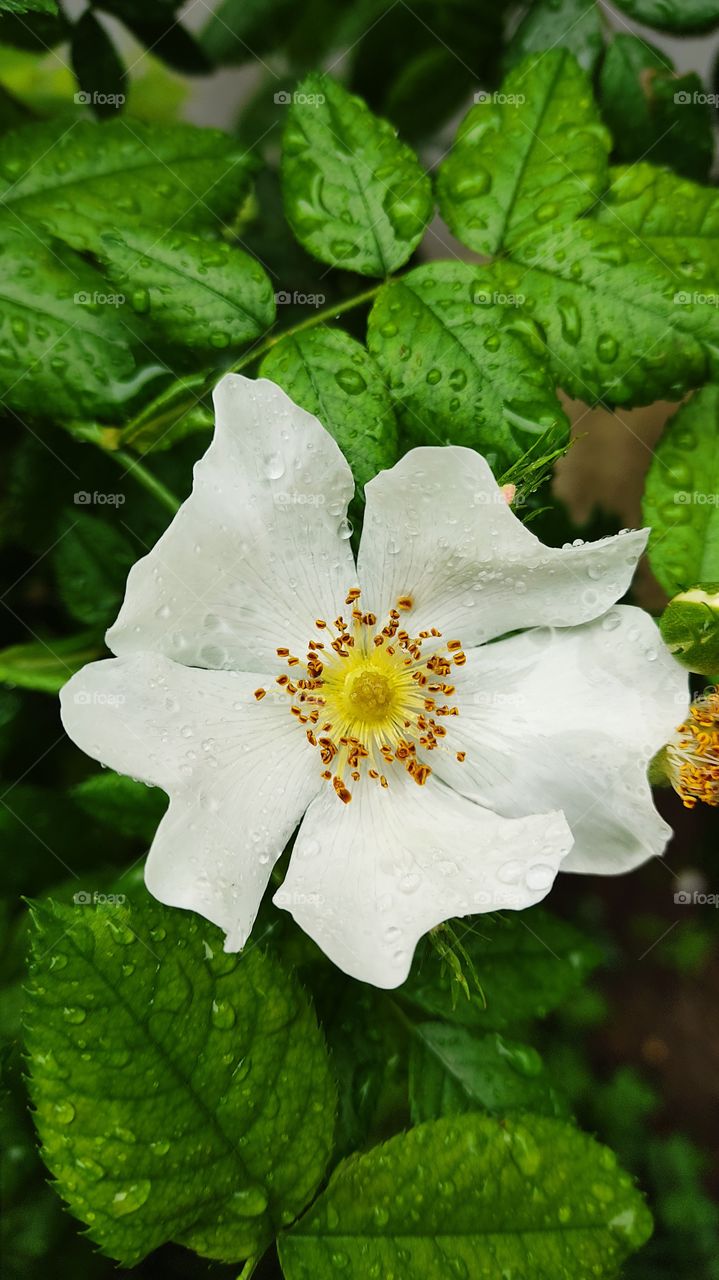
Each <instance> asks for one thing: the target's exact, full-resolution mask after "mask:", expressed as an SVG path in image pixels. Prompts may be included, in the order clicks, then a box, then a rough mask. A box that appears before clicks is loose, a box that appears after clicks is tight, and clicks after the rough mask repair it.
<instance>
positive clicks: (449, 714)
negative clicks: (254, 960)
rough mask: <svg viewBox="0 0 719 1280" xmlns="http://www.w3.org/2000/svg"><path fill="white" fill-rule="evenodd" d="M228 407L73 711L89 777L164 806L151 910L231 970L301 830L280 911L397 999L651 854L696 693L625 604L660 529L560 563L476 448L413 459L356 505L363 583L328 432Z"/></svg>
mask: <svg viewBox="0 0 719 1280" xmlns="http://www.w3.org/2000/svg"><path fill="white" fill-rule="evenodd" d="M215 406H216V413H217V426H216V431H215V436H214V439H213V442H212V444H211V446H210V448H209V450H208V451H207V453H206V454H205V456H204V458H203V459H202V460H201V461H200V462H199V463H198V464H197V466H196V468H195V480H194V488H193V492H192V495H191V496H190V498H189V499H188V500H187V502H185V503H184V505H183V506H182V508H181V510H180V511H179V512H178V514H177V516H176V517H175V519H174V520H173V522H172V524H171V525H170V527H169V529H168V530H167V531H166V533H165V534H164V535H163V536H162V538H161V539H160V541H159V542H158V543H157V545H156V546H155V547H154V549H153V550H152V551H151V552H150V554H149V555H148V556H146V557H145V558H144V559H143V560H141V561H140V562H139V563H138V564H136V565H135V566H134V568H133V569H132V571H131V573H130V576H129V579H128V585H127V594H126V597H125V601H124V604H123V606H122V609H121V611H120V615H119V617H118V619H117V622H116V623H115V625H114V626H113V627H112V628H111V629H110V631H109V632H108V636H107V641H108V645H109V647H110V648H111V649H112V651H113V652H114V653H115V654H116V655H117V657H116V658H113V659H110V660H108V661H105V662H99V663H93V664H92V665H91V666H89V667H86V668H85V669H84V670H83V671H81V672H79V673H78V674H77V675H76V676H75V677H74V678H73V679H72V680H71V681H70V682H69V684H68V685H67V686H66V687H65V689H64V690H63V696H62V707H63V720H64V723H65V726H66V728H67V730H68V732H69V733H70V735H71V736H72V737H73V738H74V739H75V740H76V741H77V742H78V743H79V744H80V745H81V746H82V747H83V748H84V749H85V750H86V751H87V752H88V753H89V754H90V755H93V756H95V757H96V758H97V759H99V760H101V761H103V762H104V763H106V764H108V765H111V766H112V767H113V768H115V769H119V770H120V771H121V772H124V773H130V774H132V775H133V776H135V777H140V778H142V779H144V780H145V781H147V782H151V783H154V784H156V785H158V786H161V787H163V788H164V789H165V790H166V791H167V792H168V793H169V795H170V807H169V810H168V813H167V814H166V816H165V818H164V819H163V821H162V823H161V824H160V827H159V828H158V831H157V835H156V837H155V840H154V842H153V845H152V848H151V850H150V854H149V857H148V862H147V867H146V880H147V884H148V887H149V889H150V891H151V892H152V893H153V894H155V896H156V897H158V898H159V899H160V900H161V901H163V902H166V903H169V904H171V905H175V906H178V907H187V908H191V909H192V910H195V911H198V912H199V913H200V914H202V915H204V916H206V917H207V918H208V919H210V920H213V921H214V922H215V923H216V924H218V925H220V926H221V927H222V928H223V929H224V930H225V931H226V933H227V940H226V947H227V949H228V950H236V949H238V948H239V947H241V946H242V945H243V944H244V942H245V940H246V939H247V937H248V935H249V932H250V930H251V928H252V924H253V921H254V918H255V915H256V912H257V909H258V906H259V903H260V900H261V898H262V895H263V893H264V891H265V888H266V886H267V882H268V880H269V877H270V874H271V872H272V868H273V866H274V864H275V863H276V862H277V860H278V858H279V857H280V856H281V854H282V851H283V849H284V847H285V845H286V844H287V841H288V840H289V838H290V836H291V835H292V833H293V831H294V830H295V828H296V827H297V826H298V824H300V826H299V832H298V834H297V838H296V841H295V844H294V848H293V851H292V855H291V859H290V863H289V869H288V871H287V874H286V876H285V880H284V883H283V884H282V885H281V887H280V888H279V889H278V890H277V892H276V894H275V902H277V903H278V904H279V905H281V906H283V907H286V908H287V909H288V910H289V911H291V912H292V914H293V915H294V917H295V919H296V920H297V921H298V923H299V924H300V925H301V926H302V928H304V929H305V930H306V931H307V933H309V934H310V935H311V936H312V937H313V938H314V939H315V940H316V941H317V942H318V944H319V945H320V947H322V948H323V949H324V951H325V952H326V953H327V955H329V956H330V957H331V958H332V959H333V960H334V961H335V963H336V964H337V965H339V966H340V967H341V968H343V969H344V970H345V971H346V972H347V973H349V974H352V975H353V976H355V977H357V978H360V979H364V980H366V981H369V982H373V983H375V984H376V985H378V986H383V987H392V986H396V985H398V984H399V983H401V982H402V981H404V979H405V977H406V975H407V972H408V970H409V966H410V963H411V959H412V954H413V951H414V948H415V945H416V943H417V941H418V939H419V938H420V937H421V936H422V934H423V933H425V932H427V931H428V930H429V929H431V928H432V927H433V926H435V925H437V924H439V923H440V922H441V921H443V920H446V919H448V918H450V917H453V916H463V915H468V914H474V913H476V912H482V911H493V910H497V909H501V908H509V909H519V908H522V907H526V906H529V905H530V904H532V903H535V902H537V901H539V900H540V899H541V898H543V897H544V896H545V894H546V893H547V892H548V890H549V888H550V887H551V885H552V883H553V881H554V878H555V875H556V873H557V871H558V869H559V868H560V866H561V867H562V869H566V870H570V871H580V872H599V873H607V874H614V873H618V872H622V871H627V870H629V869H630V868H631V867H634V866H637V865H638V864H639V863H641V862H643V861H644V860H645V859H646V858H649V857H651V856H652V855H656V854H660V853H661V852H662V851H663V849H664V846H665V844H666V841H667V838H668V836H669V835H670V834H671V833H670V829H669V827H668V826H667V825H666V824H665V823H664V822H663V820H662V819H661V818H660V816H659V814H658V813H657V812H656V810H655V808H654V805H653V802H652V797H651V791H650V788H649V784H648V781H647V765H648V763H649V761H650V759H651V758H652V757H653V756H654V755H655V753H656V752H657V750H658V749H659V747H661V746H662V745H663V744H664V743H666V741H667V740H668V738H669V736H670V734H671V732H672V730H673V728H674V726H675V725H676V723H677V719H678V718H680V717H681V716H682V715H683V714H684V710H685V707H686V704H687V678H686V675H685V674H684V673H683V672H682V671H681V669H680V668H679V667H678V666H677V664H676V663H675V662H674V660H673V659H672V658H671V657H670V656H669V654H668V653H667V651H666V650H665V649H664V647H663V645H662V644H661V640H660V638H659V635H658V632H657V628H656V626H655V624H654V622H653V621H652V620H651V618H649V617H648V616H647V614H645V613H643V612H642V611H641V610H639V609H634V608H625V607H616V608H613V607H612V606H613V605H614V603H615V601H616V600H617V599H619V598H620V597H621V596H622V595H623V593H624V592H625V591H626V589H627V587H628V585H629V582H630V580H631V577H632V573H633V571H634V567H635V565H636V562H637V559H638V557H639V555H640V554H641V552H642V550H643V548H644V545H645V542H646V533H645V532H642V533H639V532H635V533H625V534H621V535H619V536H617V537H614V538H606V539H604V540H602V541H600V542H596V543H592V544H588V545H587V544H583V543H581V542H577V543H575V544H572V545H571V546H566V547H563V548H561V549H554V548H549V547H545V546H543V545H542V543H541V542H539V540H538V539H537V538H536V537H535V536H534V535H533V534H532V533H531V532H530V531H529V529H527V528H526V527H525V526H524V525H523V524H522V523H521V522H520V521H519V520H518V519H517V518H516V516H515V515H514V514H513V513H512V511H511V509H510V507H509V505H508V503H507V501H506V495H505V494H504V493H503V492H502V491H501V490H500V488H499V487H498V485H497V483H496V481H495V480H494V477H493V476H492V473H491V471H490V469H489V467H488V465H487V463H486V462H485V461H484V459H483V458H481V457H480V456H479V455H478V454H477V453H475V452H473V451H472V450H470V449H465V448H458V447H455V446H451V447H447V448H422V449H415V450H413V451H412V452H410V453H409V454H407V455H406V456H405V457H404V458H403V459H402V460H401V461H400V462H399V463H397V465H396V466H395V467H393V468H392V469H391V470H390V471H385V472H382V473H381V474H380V475H378V476H377V477H376V478H375V479H374V480H372V481H371V483H370V484H368V485H367V488H366V512H365V520H364V529H363V535H362V541H361V546H360V551H359V557H358V562H357V565H356V566H355V563H354V560H353V556H352V552H351V549H350V543H349V535H350V533H351V529H350V526H349V523H348V521H347V504H348V502H349V501H350V499H351V497H352V495H353V492H354V483H353V479H352V475H351V472H350V469H349V467H348V465H347V463H346V461H345V459H344V458H343V457H342V454H341V453H340V451H339V449H338V447H337V445H336V444H335V442H334V440H333V439H332V438H331V436H330V435H329V434H328V433H327V432H326V431H325V430H324V429H323V427H322V426H321V425H320V423H319V422H318V421H317V419H316V418H314V417H312V416H311V415H310V414H308V413H306V412H304V411H303V410H302V409H299V408H298V407H297V406H296V405H294V404H293V403H292V401H291V400H290V399H289V398H288V397H287V396H286V395H285V394H284V392H282V391H281V390H280V389H279V388H278V387H276V386H274V385H273V384H272V383H270V382H267V381H264V380H259V381H256V382H252V381H248V380H247V379H245V378H241V377H237V376H234V375H228V376H227V377H225V378H223V379H222V381H221V382H220V384H219V386H218V387H217V389H216V392H215ZM523 628H529V629H528V630H524V631H523V632H522V629H523ZM520 632H521V634H520Z"/></svg>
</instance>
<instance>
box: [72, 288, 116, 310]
mask: <svg viewBox="0 0 719 1280" xmlns="http://www.w3.org/2000/svg"><path fill="white" fill-rule="evenodd" d="M72 300H73V302H74V303H75V306H76V307H124V305H125V295H124V293H97V292H95V293H88V292H87V291H86V290H85V289H81V290H80V292H79V293H76V294H75V295H74V296H73V299H72Z"/></svg>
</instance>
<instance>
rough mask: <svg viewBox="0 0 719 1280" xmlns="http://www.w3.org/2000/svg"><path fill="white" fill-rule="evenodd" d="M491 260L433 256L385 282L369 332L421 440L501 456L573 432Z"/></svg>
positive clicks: (547, 444)
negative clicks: (495, 289)
mask: <svg viewBox="0 0 719 1280" xmlns="http://www.w3.org/2000/svg"><path fill="white" fill-rule="evenodd" d="M491 289H492V281H491V279H490V278H489V277H488V274H487V268H485V267H476V266H471V265H470V264H469V263H463V262H433V263H430V264H428V265H427V266H423V267H418V268H417V269H416V270H414V271H411V272H409V274H408V275H405V276H403V277H402V279H401V280H395V281H392V282H391V283H389V284H387V285H385V287H384V288H383V289H382V290H381V292H380V294H379V295H378V297H377V300H376V302H375V304H374V307H373V309H372V311H371V313H370V317H369V326H368V334H367V340H368V345H369V349H370V351H371V352H372V354H373V355H374V357H375V359H376V360H377V363H378V364H379V367H380V369H381V370H382V372H383V374H384V376H385V379H386V381H387V384H388V386H389V388H390V391H391V393H392V396H393V397H394V399H395V400H396V402H397V404H398V406H399V407H400V408H399V412H400V418H401V423H402V426H403V428H404V431H405V435H406V438H407V440H408V441H411V443H412V444H445V443H447V442H449V443H452V444H462V445H468V446H470V447H471V448H476V449H480V450H481V452H482V453H484V454H485V455H486V456H487V458H488V459H489V461H490V463H491V464H492V465H495V463H496V462H497V461H498V460H499V461H501V462H502V463H511V462H513V461H515V460H516V459H518V458H519V457H521V456H522V454H524V453H525V452H526V450H527V449H529V448H530V447H534V446H537V447H539V443H540V441H542V442H543V444H542V447H543V448H544V449H545V451H547V450H550V449H551V448H553V447H555V446H556V445H559V444H562V443H564V442H565V440H566V439H567V433H568V426H567V420H566V418H565V416H564V413H563V412H562V409H561V408H560V405H559V402H558V400H557V397H556V392H555V388H554V382H553V380H552V379H551V378H550V376H549V374H548V372H547V371H546V370H545V369H544V368H543V367H542V365H541V364H540V363H539V362H538V361H537V358H536V356H535V355H534V353H533V352H532V351H531V350H530V349H529V347H528V346H527V345H526V343H525V342H524V341H523V340H522V338H521V337H518V336H516V335H515V334H513V333H511V332H509V331H508V330H506V329H505V328H503V327H502V326H503V325H504V313H503V311H502V309H501V308H498V307H496V306H493V305H492V298H493V295H492V292H491Z"/></svg>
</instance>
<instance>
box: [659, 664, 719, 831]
mask: <svg viewBox="0 0 719 1280" xmlns="http://www.w3.org/2000/svg"><path fill="white" fill-rule="evenodd" d="M660 759H662V761H663V767H664V771H665V773H666V776H667V777H668V779H669V781H670V782H671V784H672V786H673V787H674V790H675V791H676V792H677V793H678V794H679V795H680V796H681V798H682V800H683V802H684V805H685V807H686V808H687V809H693V808H694V806H695V805H696V803H697V801H698V800H702V801H703V802H704V804H710V805H719V693H717V691H716V689H709V690H708V691H707V692H706V693H705V694H703V695H702V696H701V697H699V698H695V700H694V701H693V702H692V705H691V707H690V708H689V715H688V716H687V718H686V720H685V721H684V723H683V724H680V726H679V728H678V729H677V731H676V733H675V734H674V736H673V738H672V740H671V742H670V743H669V744H668V746H667V747H666V748H665V750H664V752H663V755H662V757H660Z"/></svg>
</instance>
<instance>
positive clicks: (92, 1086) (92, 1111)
mask: <svg viewBox="0 0 719 1280" xmlns="http://www.w3.org/2000/svg"><path fill="white" fill-rule="evenodd" d="M35 916H36V929H35V934H34V958H33V961H32V966H31V986H30V990H29V994H28V1008H27V1016H26V1022H27V1044H28V1048H29V1052H30V1067H31V1080H30V1090H31V1095H32V1099H33V1103H34V1106H35V1120H36V1124H37V1127H38V1130H39V1133H40V1137H41V1140H42V1153H43V1157H44V1159H45V1161H46V1163H47V1164H48V1165H49V1167H50V1169H51V1171H52V1173H53V1176H54V1178H55V1179H56V1184H57V1189H58V1190H59V1191H60V1193H61V1194H62V1195H63V1197H64V1198H65V1199H66V1200H67V1201H68V1203H69V1205H70V1207H71V1209H72V1210H73V1212H74V1213H75V1214H76V1216H78V1217H80V1218H82V1219H83V1220H84V1221H85V1222H86V1223H87V1224H88V1234H89V1235H90V1237H91V1238H92V1239H93V1240H94V1241H95V1242H96V1243H98V1244H99V1245H100V1246H101V1247H102V1249H103V1251H104V1252H106V1253H108V1254H110V1255H111V1256H112V1257H114V1258H116V1259H117V1260H118V1261H120V1262H122V1263H123V1264H124V1265H126V1266H131V1265H133V1264H134V1263H136V1262H138V1261H139V1260H140V1259H141V1258H143V1257H144V1256H145V1255H146V1254H147V1253H149V1252H150V1251H151V1250H152V1249H154V1248H156V1247H157V1246H158V1245H160V1244H162V1243H164V1242H165V1241H167V1240H175V1241H177V1242H179V1243H182V1244H185V1245H187V1246H188V1247H189V1248H191V1249H194V1250H195V1252H197V1253H200V1254H201V1255H203V1256H205V1257H210V1258H216V1259H221V1260H224V1261H235V1260H237V1259H240V1258H243V1257H246V1256H247V1255H249V1254H254V1253H256V1252H258V1251H262V1250H263V1249H264V1248H265V1246H266V1245H267V1244H268V1243H269V1241H270V1239H271V1238H272V1235H273V1234H274V1232H275V1231H276V1230H277V1228H278V1226H279V1225H280V1224H281V1223H283V1222H287V1221H291V1220H292V1218H294V1217H295V1216H296V1215H297V1214H298V1213H299V1212H300V1211H301V1210H302V1208H303V1207H304V1205H305V1204H306V1203H307V1201H308V1200H309V1199H310V1197H311V1196H312V1193H313V1192H314V1190H315V1188H316V1186H317V1184H318V1182H319V1180H320V1178H321V1177H322V1174H323V1172H324V1169H325V1166H326V1163H327V1160H328V1157H329V1151H330V1145H331V1141H332V1129H333V1123H334V1086H333V1083H332V1081H331V1078H330V1074H329V1065H328V1059H327V1053H326V1050H325V1048H324V1044H323V1042H322V1038H321V1036H320V1033H319V1031H318V1029H317V1025H316V1022H315V1018H314V1014H313V1012H312V1010H311V1008H310V1006H309V1004H308V1002H307V1000H306V998H305V996H304V995H303V993H302V992H301V990H300V989H299V988H298V986H297V985H296V983H295V982H294V981H293V980H292V978H291V977H290V975H289V974H287V973H285V972H284V970H283V969H282V968H281V967H280V966H279V964H278V963H277V961H276V960H274V959H272V958H271V957H270V956H269V955H266V954H265V953H264V952H263V951H262V950H261V948H260V947H259V946H258V945H257V941H255V943H254V945H253V946H250V947H248V948H247V949H246V950H245V952H244V953H243V954H242V955H227V954H225V953H224V952H223V950H222V934H221V932H220V931H219V930H218V929H216V928H214V926H212V925H210V924H208V923H207V922H206V921H204V920H202V919H200V917H198V916H194V915H192V914H190V913H188V912H184V911H178V910H169V909H167V908H165V907H162V906H160V905H159V904H158V903H155V902H153V901H152V900H150V899H149V898H148V897H147V895H146V894H144V893H142V894H140V893H139V891H135V893H134V894H133V897H132V900H131V903H128V902H124V903H118V902H108V903H105V904H94V903H93V902H92V901H89V902H88V901H86V900H84V899H83V900H81V901H76V902H75V905H73V906H72V907H62V906H59V905H57V904H55V905H53V906H50V907H49V908H46V907H43V908H42V909H40V908H36V911H35ZM88 1043H89V1044H91V1045H92V1046H93V1050H94V1051H93V1054H92V1055H87V1054H86V1053H85V1052H84V1050H85V1046H86V1045H87V1044H88Z"/></svg>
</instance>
